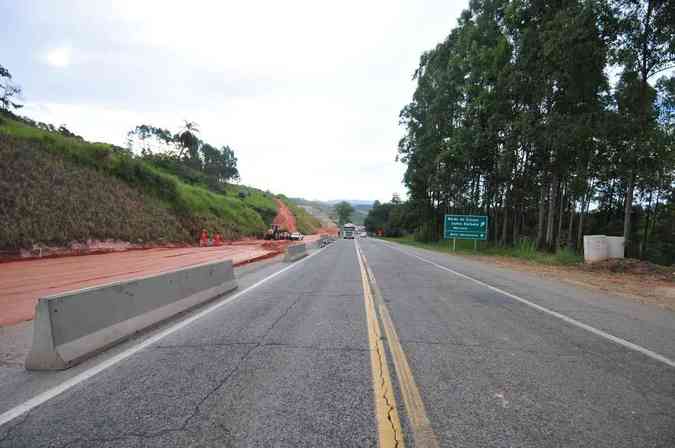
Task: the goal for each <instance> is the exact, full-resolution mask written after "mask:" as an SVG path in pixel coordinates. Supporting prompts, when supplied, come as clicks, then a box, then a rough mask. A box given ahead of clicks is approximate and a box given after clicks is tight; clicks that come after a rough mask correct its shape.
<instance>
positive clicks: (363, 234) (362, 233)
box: [359, 232, 368, 238]
mask: <svg viewBox="0 0 675 448" xmlns="http://www.w3.org/2000/svg"><path fill="white" fill-rule="evenodd" d="M359 236H360V237H361V238H365V237H367V236H368V234H367V233H366V232H361V234H360V235H359Z"/></svg>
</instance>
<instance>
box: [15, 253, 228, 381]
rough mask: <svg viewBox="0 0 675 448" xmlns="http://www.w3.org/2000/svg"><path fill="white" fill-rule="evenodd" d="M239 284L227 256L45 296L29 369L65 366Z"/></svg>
mask: <svg viewBox="0 0 675 448" xmlns="http://www.w3.org/2000/svg"><path fill="white" fill-rule="evenodd" d="M236 287H237V281H236V279H235V278H234V269H233V267H232V261H230V260H226V261H219V262H215V263H208V264H203V265H200V266H194V267H189V268H185V269H180V270H177V271H173V272H167V273H162V274H159V275H153V276H149V277H144V278H139V279H134V280H128V281H123V282H117V283H111V284H108V285H103V286H97V287H93V288H85V289H80V290H78V291H73V292H68V293H64V294H58V295H54V296H49V297H45V298H41V299H39V301H38V304H37V306H36V309H35V320H34V321H33V346H32V347H31V351H30V353H29V354H28V358H27V359H26V369H29V370H62V369H67V368H68V367H71V366H73V365H75V364H77V363H78V362H80V361H82V360H84V359H85V358H87V357H90V356H92V355H93V354H95V353H97V352H100V351H102V350H104V349H106V348H108V347H110V346H112V345H114V344H115V343H118V342H121V341H122V340H124V339H126V338H128V337H129V336H131V335H133V334H134V333H136V332H138V331H140V330H142V329H144V328H147V327H149V326H151V325H153V324H155V323H157V322H160V321H162V320H165V319H167V318H169V317H171V316H174V315H175V314H177V313H180V312H182V311H185V310H187V309H189V308H191V307H193V306H195V305H198V304H200V303H204V302H206V301H208V300H211V299H214V298H216V297H218V296H220V295H222V294H224V293H226V292H228V291H231V290H233V289H235V288H236Z"/></svg>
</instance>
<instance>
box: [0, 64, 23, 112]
mask: <svg viewBox="0 0 675 448" xmlns="http://www.w3.org/2000/svg"><path fill="white" fill-rule="evenodd" d="M19 96H21V87H19V86H17V85H16V84H14V83H13V82H12V74H11V73H10V72H9V70H7V69H6V68H5V67H3V66H2V65H0V110H5V111H9V110H10V109H20V108H22V107H23V105H22V104H20V103H17V102H16V100H17V97H19Z"/></svg>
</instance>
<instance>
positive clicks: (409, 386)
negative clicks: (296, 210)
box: [357, 243, 439, 448]
mask: <svg viewBox="0 0 675 448" xmlns="http://www.w3.org/2000/svg"><path fill="white" fill-rule="evenodd" d="M357 244H358V243H357ZM357 252H358V253H359V255H360V256H361V258H362V261H361V260H360V261H359V262H360V263H361V265H362V266H365V268H366V273H367V274H368V277H369V285H372V287H373V290H374V292H375V297H376V300H377V302H378V305H379V306H378V309H379V311H380V317H381V319H382V325H383V327H384V333H385V335H386V337H387V343H388V344H389V351H390V352H391V355H392V358H393V361H394V368H395V369H396V376H397V378H398V383H399V386H400V387H401V395H402V396H403V403H404V404H405V409H406V412H407V413H408V418H409V419H410V425H411V426H412V430H413V437H414V439H415V446H418V447H429V448H438V447H439V444H438V439H437V438H436V434H434V431H433V429H432V428H431V422H430V421H429V418H428V417H427V413H426V409H425V408H424V402H423V401H422V395H421V394H420V391H419V388H418V387H417V384H416V383H415V377H414V376H413V374H412V370H411V369H410V365H409V364H408V359H407V358H406V356H405V352H404V351H403V347H402V346H401V342H400V340H399V338H398V334H397V333H396V328H395V327H394V322H393V321H392V319H391V315H390V314H389V310H388V309H387V306H386V305H385V303H384V300H382V294H381V293H380V291H379V288H378V287H377V282H376V281H375V276H374V275H373V272H372V271H371V270H370V267H369V266H368V259H367V258H366V256H365V255H363V253H362V252H361V250H360V248H357ZM371 299H372V297H371Z"/></svg>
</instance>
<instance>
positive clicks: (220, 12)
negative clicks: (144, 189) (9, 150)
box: [0, 0, 467, 200]
mask: <svg viewBox="0 0 675 448" xmlns="http://www.w3.org/2000/svg"><path fill="white" fill-rule="evenodd" d="M466 4H467V2H466V1H454V0H429V1H421V0H410V1H403V0H401V1H394V0H388V1H381V2H380V1H340V2H320V1H316V0H315V1H306V2H304V1H292V0H286V1H267V2H262V1H258V2H256V1H241V0H239V1H210V2H199V1H181V2H169V1H166V0H165V1H157V2H151V1H145V0H143V1H140V0H138V1H121V0H115V1H110V2H104V1H96V0H88V1H56V0H52V1H47V0H45V1H24V0H0V17H1V18H2V19H1V22H2V27H1V28H0V64H2V65H4V66H5V67H6V68H7V69H9V70H10V72H11V73H12V74H13V76H14V79H15V81H16V82H17V83H18V84H20V85H21V86H22V87H23V89H24V102H25V103H26V107H25V108H24V110H23V113H24V114H25V115H28V116H29V117H31V118H34V119H37V120H41V121H46V122H51V123H53V124H55V125H60V124H66V125H67V126H68V127H69V128H70V129H71V130H72V131H74V132H76V133H78V134H80V135H83V136H84V137H85V138H86V139H88V140H94V141H105V142H110V143H115V144H118V145H124V144H125V141H126V133H127V131H129V130H130V129H132V128H133V127H134V126H136V125H137V124H141V123H147V124H152V125H155V126H161V127H165V128H169V129H170V130H172V131H176V130H178V129H179V127H180V125H181V123H182V121H183V120H191V121H195V122H197V123H198V124H199V126H200V129H201V138H202V139H203V140H205V141H207V142H209V143H211V144H214V145H217V146H221V145H225V144H227V145H230V147H231V148H233V149H234V151H235V153H236V155H237V157H238V159H239V171H240V173H241V181H242V183H243V184H246V185H251V186H255V187H258V188H262V189H269V190H271V191H273V192H275V193H284V194H287V195H290V196H301V197H305V198H309V199H322V200H330V199H341V198H347V199H379V200H389V199H390V198H391V195H392V193H394V192H399V193H401V194H404V192H405V189H404V186H403V185H402V183H401V180H402V176H403V172H404V168H405V167H404V166H403V165H402V164H401V163H397V162H395V161H394V159H395V156H396V145H397V142H398V140H399V138H400V137H401V136H402V133H403V129H402V128H400V127H399V125H398V113H399V111H400V109H401V108H402V107H403V106H404V105H405V104H406V103H407V102H409V101H410V98H411V96H412V93H413V90H414V82H413V81H412V80H411V76H412V74H413V71H414V70H415V68H416V66H417V63H418V61H419V56H420V54H421V53H422V52H423V51H425V50H428V49H431V48H433V47H434V46H435V45H436V44H437V43H438V42H440V41H442V40H443V39H444V38H445V36H446V35H447V34H448V33H449V32H450V29H451V28H452V27H454V26H455V23H456V20H457V17H458V16H459V13H460V11H461V9H463V8H465V7H466Z"/></svg>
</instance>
